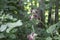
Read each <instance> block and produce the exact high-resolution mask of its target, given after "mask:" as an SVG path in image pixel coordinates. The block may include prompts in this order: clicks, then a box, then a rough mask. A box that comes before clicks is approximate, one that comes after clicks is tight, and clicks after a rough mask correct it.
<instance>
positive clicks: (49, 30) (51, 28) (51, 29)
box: [46, 24, 57, 33]
mask: <svg viewBox="0 0 60 40" xmlns="http://www.w3.org/2000/svg"><path fill="white" fill-rule="evenodd" d="M56 26H57V24H54V25H51V26H50V27H49V28H48V29H47V30H46V31H47V33H53V32H55V31H56Z"/></svg>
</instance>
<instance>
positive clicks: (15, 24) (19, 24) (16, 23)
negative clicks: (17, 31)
mask: <svg viewBox="0 0 60 40" xmlns="http://www.w3.org/2000/svg"><path fill="white" fill-rule="evenodd" d="M21 25H22V22H21V20H18V21H17V22H15V23H7V26H8V29H7V30H6V32H7V33H9V31H10V30H11V29H13V28H14V27H17V26H21Z"/></svg>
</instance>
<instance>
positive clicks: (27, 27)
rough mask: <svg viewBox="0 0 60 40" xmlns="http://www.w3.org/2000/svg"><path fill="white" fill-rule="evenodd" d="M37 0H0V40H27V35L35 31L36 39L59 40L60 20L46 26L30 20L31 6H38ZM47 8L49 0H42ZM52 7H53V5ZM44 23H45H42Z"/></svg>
mask: <svg viewBox="0 0 60 40" xmlns="http://www.w3.org/2000/svg"><path fill="white" fill-rule="evenodd" d="M38 2H39V0H38V1H37V0H28V1H27V0H0V40H28V39H27V35H28V34H30V33H32V32H35V33H37V34H38V36H37V37H36V40H60V22H58V23H56V24H53V25H50V26H49V25H47V26H46V28H43V29H42V28H40V27H37V24H38V23H39V20H36V19H32V20H30V15H31V8H34V9H35V8H38V7H39V3H38ZM44 2H45V4H44V5H45V7H42V5H40V6H41V7H40V9H41V8H42V9H44V8H45V9H46V10H47V9H49V8H50V7H51V6H52V5H53V4H54V0H53V1H52V2H53V4H52V5H50V4H49V2H50V1H44ZM54 6H55V5H54ZM53 8H54V7H53ZM44 25H46V24H44Z"/></svg>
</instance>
